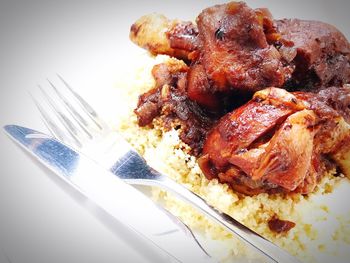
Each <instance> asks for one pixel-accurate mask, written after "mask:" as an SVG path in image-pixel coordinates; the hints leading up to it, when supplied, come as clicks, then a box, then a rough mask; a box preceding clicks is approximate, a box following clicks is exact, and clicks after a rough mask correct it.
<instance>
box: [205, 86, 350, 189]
mask: <svg viewBox="0 0 350 263" xmlns="http://www.w3.org/2000/svg"><path fill="white" fill-rule="evenodd" d="M320 93H321V92H320ZM348 95H350V93H348ZM319 97H322V95H317V94H313V93H301V92H298V93H296V94H292V93H289V92H287V91H285V90H283V89H277V88H269V89H265V90H262V91H259V92H257V93H256V94H255V95H254V97H253V99H252V100H251V101H250V102H248V103H247V104H245V105H243V106H242V107H240V108H238V109H236V110H234V111H233V112H231V113H229V114H227V115H225V116H224V117H223V118H222V119H221V120H220V121H219V122H218V123H217V124H216V125H215V126H214V127H213V128H212V129H211V130H210V132H209V133H208V136H207V138H206V141H205V143H204V146H203V153H202V157H201V158H200V159H199V165H200V167H201V168H202V170H203V172H204V174H205V175H206V176H207V177H208V178H209V179H212V178H219V180H220V181H221V182H224V183H228V184H230V185H231V187H232V188H234V189H236V190H237V191H239V192H243V193H245V194H256V193H260V192H269V193H273V192H285V193H288V192H300V193H303V194H307V193H310V192H312V191H313V190H314V188H315V187H316V185H317V183H318V181H319V179H320V178H321V177H322V175H323V173H324V163H325V160H324V159H326V157H327V156H329V158H332V156H333V155H334V154H335V152H339V151H342V153H343V154H344V152H348V151H350V147H348V145H349V143H346V142H347V140H348V139H349V138H350V137H349V136H350V125H349V124H348V123H347V122H346V121H345V120H344V118H343V117H341V116H340V114H339V113H338V112H337V111H335V110H334V109H333V108H332V106H331V105H327V104H326V103H324V102H322V100H321V99H319ZM326 112H327V114H326V115H325V113H326ZM341 149H342V150H341ZM344 149H345V150H344ZM338 159H339V158H338ZM343 172H344V173H345V174H349V172H350V171H349V170H347V171H343Z"/></svg>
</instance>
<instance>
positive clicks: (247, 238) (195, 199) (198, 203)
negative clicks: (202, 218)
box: [150, 172, 300, 263]
mask: <svg viewBox="0 0 350 263" xmlns="http://www.w3.org/2000/svg"><path fill="white" fill-rule="evenodd" d="M155 173H157V172H155ZM157 177H158V180H157V181H152V182H150V183H151V184H152V185H154V184H155V183H158V184H159V186H163V187H164V188H166V189H167V190H169V191H171V192H173V193H175V194H176V195H178V196H179V197H180V198H181V199H183V200H184V201H186V202H188V203H190V204H192V205H194V207H195V208H197V209H198V210H200V212H202V213H204V214H205V215H207V216H209V217H211V218H212V219H214V220H215V221H216V222H218V223H220V224H221V225H223V226H224V227H225V228H226V229H227V230H229V231H230V232H232V233H234V234H235V235H237V236H238V237H239V238H240V239H241V240H242V241H244V242H245V243H248V244H249V245H251V246H253V247H254V248H255V249H257V250H259V251H260V252H261V253H262V254H263V255H264V256H265V257H266V259H267V260H268V262H283V263H296V262H300V261H298V260H297V259H296V258H295V257H293V256H291V255H290V254H288V253H287V252H286V251H284V250H283V249H281V248H280V247H278V246H277V245H275V244H273V243H272V242H270V241H268V240H267V239H265V238H264V237H262V236H260V235H259V234H257V233H256V232H254V231H253V230H251V229H249V228H248V227H246V226H244V225H243V224H241V223H240V222H238V221H237V220H235V219H234V218H232V217H231V216H229V215H227V214H225V213H223V212H220V211H219V210H217V209H216V208H214V207H213V206H211V205H209V204H208V203H207V202H206V201H205V200H204V199H203V198H201V197H200V196H199V195H197V194H195V193H193V192H192V191H190V190H188V189H187V188H185V187H184V186H182V185H180V184H178V183H176V182H175V181H173V180H172V179H170V178H169V177H167V176H163V175H160V174H158V176H157Z"/></svg>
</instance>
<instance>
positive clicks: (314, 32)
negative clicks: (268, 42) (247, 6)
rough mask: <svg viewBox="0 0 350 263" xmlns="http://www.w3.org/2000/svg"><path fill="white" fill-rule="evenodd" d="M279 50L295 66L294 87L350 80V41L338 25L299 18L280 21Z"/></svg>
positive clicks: (312, 86)
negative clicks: (337, 27)
mask: <svg viewBox="0 0 350 263" xmlns="http://www.w3.org/2000/svg"><path fill="white" fill-rule="evenodd" d="M275 22H276V26H277V31H278V33H279V34H280V38H279V41H278V42H279V43H282V46H281V47H280V49H279V51H280V53H281V55H282V57H284V58H285V60H286V61H287V62H288V63H290V64H292V65H294V66H295V71H294V72H293V76H292V79H291V80H290V82H289V83H288V84H289V85H291V86H292V87H294V88H295V87H305V88H307V89H315V88H317V87H329V86H331V85H336V86H342V85H343V84H346V83H348V82H349V81H350V44H349V42H348V41H347V39H346V38H345V36H344V35H343V34H342V33H341V32H339V31H338V30H337V29H336V28H335V27H333V26H331V25H329V24H326V23H322V22H318V21H306V20H299V19H283V20H277V21H275Z"/></svg>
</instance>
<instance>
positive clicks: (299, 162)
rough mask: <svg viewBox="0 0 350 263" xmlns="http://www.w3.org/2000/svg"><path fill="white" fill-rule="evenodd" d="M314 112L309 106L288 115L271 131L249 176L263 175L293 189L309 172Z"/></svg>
mask: <svg viewBox="0 0 350 263" xmlns="http://www.w3.org/2000/svg"><path fill="white" fill-rule="evenodd" d="M315 124H316V116H315V114H314V112H313V111H311V110H302V111H298V112H296V113H294V114H292V115H290V116H289V117H288V118H287V119H286V121H285V122H284V123H283V125H282V126H281V127H280V128H279V129H278V131H277V132H276V133H275V134H274V136H273V137H272V139H271V140H270V142H269V145H268V146H267V147H266V150H265V152H264V153H263V154H262V155H261V156H260V158H259V162H258V164H259V166H258V167H257V168H256V169H254V170H253V171H252V174H251V175H252V179H253V180H256V179H264V180H267V181H269V182H270V183H273V184H276V185H279V186H281V187H283V188H284V189H287V190H288V191H293V190H295V189H296V188H297V186H298V185H299V184H300V183H302V182H303V181H304V179H305V176H306V175H307V174H308V171H309V170H310V166H311V159H312V155H313V146H314V144H313V139H314V136H315V132H316V131H315V129H314V125H315Z"/></svg>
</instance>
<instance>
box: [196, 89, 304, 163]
mask: <svg viewBox="0 0 350 263" xmlns="http://www.w3.org/2000/svg"><path fill="white" fill-rule="evenodd" d="M259 94H261V96H259ZM276 94H288V92H286V91H285V90H281V89H280V90H278V91H277V90H275V89H273V88H271V89H267V90H266V92H263V93H257V94H256V95H255V97H254V98H253V100H251V101H250V102H248V103H247V104H245V105H243V106H242V107H240V108H238V109H236V110H234V111H233V112H231V113H229V114H227V115H225V116H224V117H223V118H222V119H221V120H220V121H219V123H218V124H217V125H216V126H215V127H214V128H213V129H212V130H211V131H210V133H209V134H208V136H207V139H206V141H205V144H204V147H203V154H204V155H206V154H208V155H209V158H210V160H211V162H212V164H213V165H214V166H215V167H216V168H218V169H219V170H221V169H223V168H224V167H225V166H227V165H228V163H229V159H230V158H231V157H232V156H233V155H235V154H239V153H244V152H245V151H247V150H248V149H249V146H250V145H251V144H252V143H253V142H255V141H257V140H258V139H259V138H261V137H263V136H264V135H268V133H269V132H270V131H271V130H272V129H274V128H275V127H276V126H277V125H279V124H281V123H282V122H283V121H284V120H285V119H286V118H287V117H288V116H289V115H290V114H291V113H293V112H294V111H296V110H297V109H298V107H300V105H302V103H301V102H299V100H298V99H297V98H296V97H294V96H293V95H291V94H288V95H285V96H284V97H290V98H289V100H290V101H294V103H290V104H283V103H280V104H277V103H275V105H274V104H272V103H271V101H272V100H276V98H275V95H276ZM231 161H232V160H231ZM233 164H236V163H233Z"/></svg>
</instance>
